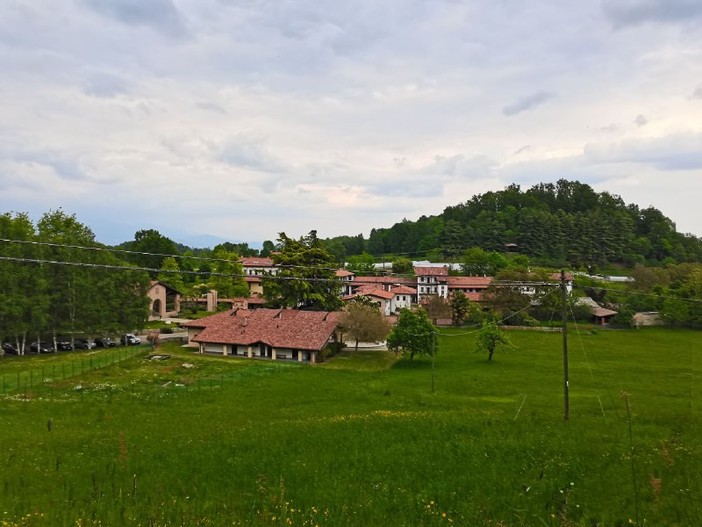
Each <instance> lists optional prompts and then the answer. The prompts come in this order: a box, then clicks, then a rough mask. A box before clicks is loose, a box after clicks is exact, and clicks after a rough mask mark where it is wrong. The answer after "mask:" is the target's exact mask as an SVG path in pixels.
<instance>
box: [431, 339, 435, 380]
mask: <svg viewBox="0 0 702 527" xmlns="http://www.w3.org/2000/svg"><path fill="white" fill-rule="evenodd" d="M434 357H436V330H432V332H431V393H435V391H434V360H435V359H434Z"/></svg>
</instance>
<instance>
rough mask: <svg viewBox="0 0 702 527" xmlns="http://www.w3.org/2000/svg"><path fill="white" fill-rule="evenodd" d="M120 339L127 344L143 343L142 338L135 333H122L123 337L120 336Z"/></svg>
mask: <svg viewBox="0 0 702 527" xmlns="http://www.w3.org/2000/svg"><path fill="white" fill-rule="evenodd" d="M119 341H120V342H121V343H122V344H124V345H125V346H136V345H137V344H141V339H140V338H139V337H137V336H136V335H134V334H133V333H127V334H125V335H122V338H120V339H119Z"/></svg>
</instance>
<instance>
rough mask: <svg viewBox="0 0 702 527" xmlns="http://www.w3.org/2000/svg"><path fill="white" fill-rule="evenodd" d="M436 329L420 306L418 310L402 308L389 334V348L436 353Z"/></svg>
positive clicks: (412, 353) (411, 355)
mask: <svg viewBox="0 0 702 527" xmlns="http://www.w3.org/2000/svg"><path fill="white" fill-rule="evenodd" d="M435 332H436V329H435V328H434V324H432V323H431V320H430V319H429V315H428V314H427V312H426V311H425V310H424V309H422V308H419V309H417V310H416V311H410V310H409V309H401V310H400V318H399V319H398V320H397V324H395V327H394V328H392V331H391V332H390V335H389V336H388V348H389V349H390V350H392V351H395V352H404V353H409V354H410V359H412V358H414V356H415V355H431V354H433V353H436V346H437V344H436V338H435V337H434V333H435Z"/></svg>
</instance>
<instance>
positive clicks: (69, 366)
mask: <svg viewBox="0 0 702 527" xmlns="http://www.w3.org/2000/svg"><path fill="white" fill-rule="evenodd" d="M144 349H145V348H144V347H143V346H133V347H118V348H113V349H110V348H108V349H105V350H101V351H99V352H89V353H86V354H81V355H78V354H71V355H70V356H66V357H62V360H60V361H55V362H52V363H51V364H42V365H41V366H39V365H37V364H36V363H35V362H34V361H31V362H30V361H28V362H27V368H25V369H17V371H13V372H11V373H2V374H0V394H3V395H8V394H12V393H18V392H19V393H21V392H24V393H26V392H28V391H30V390H31V389H32V388H34V387H37V386H42V385H49V384H52V383H55V382H57V381H62V380H65V379H70V378H73V377H76V376H79V375H82V374H84V373H87V372H90V371H93V370H97V369H100V368H104V367H106V366H110V365H112V364H116V363H118V362H122V361H123V360H126V359H129V358H131V357H134V356H135V355H139V354H140V353H143V352H144Z"/></svg>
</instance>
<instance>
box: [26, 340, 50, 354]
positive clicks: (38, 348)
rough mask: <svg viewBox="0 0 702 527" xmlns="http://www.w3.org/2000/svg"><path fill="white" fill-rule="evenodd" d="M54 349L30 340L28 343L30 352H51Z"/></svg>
mask: <svg viewBox="0 0 702 527" xmlns="http://www.w3.org/2000/svg"><path fill="white" fill-rule="evenodd" d="M53 351H54V349H53V348H52V347H51V346H49V345H48V344H44V343H37V342H32V343H31V344H30V345H29V352H30V353H53Z"/></svg>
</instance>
